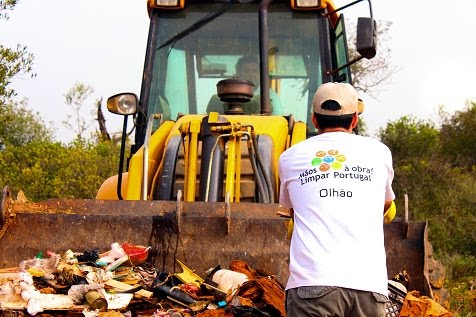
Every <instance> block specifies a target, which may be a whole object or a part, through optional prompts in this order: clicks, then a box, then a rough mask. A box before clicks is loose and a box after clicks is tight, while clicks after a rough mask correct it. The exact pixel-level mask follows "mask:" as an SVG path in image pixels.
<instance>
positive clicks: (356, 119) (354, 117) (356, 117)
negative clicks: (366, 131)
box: [351, 112, 359, 130]
mask: <svg viewBox="0 0 476 317" xmlns="http://www.w3.org/2000/svg"><path fill="white" fill-rule="evenodd" d="M357 123H359V114H358V113H357V112H356V113H354V115H353V116H352V123H351V128H352V130H353V129H354V128H355V127H356V126H357Z"/></svg>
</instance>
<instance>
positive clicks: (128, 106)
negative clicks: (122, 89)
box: [107, 92, 139, 116]
mask: <svg viewBox="0 0 476 317" xmlns="http://www.w3.org/2000/svg"><path fill="white" fill-rule="evenodd" d="M107 110H108V111H109V112H112V113H115V114H120V115H123V116H127V115H131V114H136V113H137V112H138V110H139V98H138V97H137V95H136V94H134V93H130V92H126V93H121V94H117V95H114V96H111V97H109V98H107Z"/></svg>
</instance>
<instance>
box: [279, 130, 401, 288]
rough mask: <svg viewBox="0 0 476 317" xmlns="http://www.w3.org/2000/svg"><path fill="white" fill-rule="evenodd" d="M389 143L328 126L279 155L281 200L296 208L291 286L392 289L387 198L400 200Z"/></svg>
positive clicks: (284, 203) (287, 286)
mask: <svg viewBox="0 0 476 317" xmlns="http://www.w3.org/2000/svg"><path fill="white" fill-rule="evenodd" d="M393 173H394V172H393V167H392V155H391V153H390V150H389V149H388V147H387V146H385V145H384V144H383V143H381V142H379V141H377V140H375V139H372V138H368V137H363V136H359V135H355V134H350V133H346V132H328V133H324V134H320V135H317V136H315V137H312V138H309V139H307V140H305V141H303V142H300V143H298V144H296V145H294V146H292V147H291V148H290V149H288V150H286V151H285V152H284V153H283V154H282V155H281V157H280V159H279V175H280V179H281V190H280V198H279V203H280V204H281V205H282V206H284V207H287V208H293V209H294V231H293V235H292V239H291V249H290V265H289V269H290V276H289V280H288V283H287V285H286V289H289V288H296V287H300V286H339V287H345V288H351V289H357V290H364V291H371V292H377V293H380V294H384V295H386V294H387V266H386V256H385V247H384V234H383V207H384V204H385V201H388V200H393V199H395V194H394V193H393V190H392V187H391V184H392V180H393Z"/></svg>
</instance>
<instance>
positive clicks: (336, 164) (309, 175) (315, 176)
mask: <svg viewBox="0 0 476 317" xmlns="http://www.w3.org/2000/svg"><path fill="white" fill-rule="evenodd" d="M346 162H347V157H346V155H345V154H344V153H339V151H338V150H328V151H322V150H319V151H317V152H316V154H315V157H313V158H312V159H311V166H314V167H313V168H310V169H306V170H305V171H303V172H301V173H300V174H299V179H300V181H301V185H305V184H308V183H312V182H318V181H320V180H323V179H329V178H334V179H349V180H358V181H361V182H364V181H372V175H373V168H368V167H364V166H360V165H355V166H351V165H348V164H347V163H346Z"/></svg>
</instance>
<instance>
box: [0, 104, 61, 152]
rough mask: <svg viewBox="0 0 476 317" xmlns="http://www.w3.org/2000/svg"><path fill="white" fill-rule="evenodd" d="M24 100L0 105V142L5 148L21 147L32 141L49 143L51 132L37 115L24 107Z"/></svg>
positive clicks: (51, 137) (51, 136)
mask: <svg viewBox="0 0 476 317" xmlns="http://www.w3.org/2000/svg"><path fill="white" fill-rule="evenodd" d="M26 103H27V102H26V100H25V99H23V100H21V101H19V102H14V101H12V100H10V101H8V102H7V103H6V104H0V122H2V124H1V125H0V140H2V141H3V142H4V143H5V144H6V145H7V146H9V145H13V146H22V145H26V144H28V143H30V142H34V141H51V140H52V139H53V131H52V130H51V129H50V128H48V127H46V125H45V124H44V122H43V121H42V119H41V118H40V116H39V114H38V113H35V112H32V111H31V110H30V109H28V107H27V106H26Z"/></svg>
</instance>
